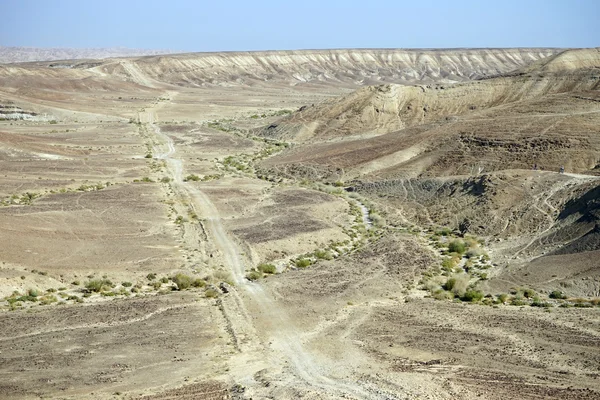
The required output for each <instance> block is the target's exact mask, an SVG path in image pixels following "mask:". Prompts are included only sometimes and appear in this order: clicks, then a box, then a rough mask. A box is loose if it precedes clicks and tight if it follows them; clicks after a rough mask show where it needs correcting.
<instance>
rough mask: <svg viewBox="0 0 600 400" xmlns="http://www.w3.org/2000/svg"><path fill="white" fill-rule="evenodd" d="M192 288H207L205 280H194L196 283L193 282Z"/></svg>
mask: <svg viewBox="0 0 600 400" xmlns="http://www.w3.org/2000/svg"><path fill="white" fill-rule="evenodd" d="M192 286H193V287H196V288H201V287H204V286H206V282H205V281H204V279H200V278H197V279H194V281H193V282H192Z"/></svg>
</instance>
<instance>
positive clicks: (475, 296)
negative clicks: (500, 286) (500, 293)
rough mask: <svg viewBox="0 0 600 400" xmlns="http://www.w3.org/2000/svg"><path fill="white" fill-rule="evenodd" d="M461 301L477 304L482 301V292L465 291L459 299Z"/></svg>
mask: <svg viewBox="0 0 600 400" xmlns="http://www.w3.org/2000/svg"><path fill="white" fill-rule="evenodd" d="M460 299H461V300H462V301H470V302H473V303H475V302H477V301H481V299H483V292H482V291H480V290H467V291H466V292H465V294H463V295H462V296H461V298H460Z"/></svg>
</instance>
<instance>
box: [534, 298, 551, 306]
mask: <svg viewBox="0 0 600 400" xmlns="http://www.w3.org/2000/svg"><path fill="white" fill-rule="evenodd" d="M531 306H532V307H552V304H550V303H548V302H545V301H541V300H540V298H539V297H538V296H535V297H534V298H533V301H532V302H531Z"/></svg>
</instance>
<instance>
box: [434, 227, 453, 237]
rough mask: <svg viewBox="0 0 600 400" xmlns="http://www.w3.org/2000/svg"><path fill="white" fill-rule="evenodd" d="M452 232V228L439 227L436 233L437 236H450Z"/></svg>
mask: <svg viewBox="0 0 600 400" xmlns="http://www.w3.org/2000/svg"><path fill="white" fill-rule="evenodd" d="M451 233H452V230H451V229H450V228H442V229H438V230H437V231H435V234H436V235H437V236H448V235H450V234H451Z"/></svg>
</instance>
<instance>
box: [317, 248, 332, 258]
mask: <svg viewBox="0 0 600 400" xmlns="http://www.w3.org/2000/svg"><path fill="white" fill-rule="evenodd" d="M313 254H314V256H315V257H316V258H318V259H319V260H331V259H332V258H333V256H332V255H331V252H329V251H327V250H317V251H315V252H314V253H313Z"/></svg>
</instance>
